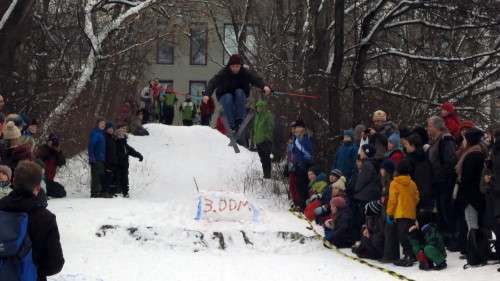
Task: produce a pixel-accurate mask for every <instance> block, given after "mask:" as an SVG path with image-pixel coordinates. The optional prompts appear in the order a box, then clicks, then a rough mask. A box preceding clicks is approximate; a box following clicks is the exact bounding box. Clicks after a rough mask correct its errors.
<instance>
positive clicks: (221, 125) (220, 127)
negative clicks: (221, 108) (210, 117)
mask: <svg viewBox="0 0 500 281" xmlns="http://www.w3.org/2000/svg"><path fill="white" fill-rule="evenodd" d="M215 128H217V130H218V131H219V132H221V134H223V135H226V128H225V127H224V122H223V121H222V117H220V116H219V117H218V118H217V123H216V124H215Z"/></svg>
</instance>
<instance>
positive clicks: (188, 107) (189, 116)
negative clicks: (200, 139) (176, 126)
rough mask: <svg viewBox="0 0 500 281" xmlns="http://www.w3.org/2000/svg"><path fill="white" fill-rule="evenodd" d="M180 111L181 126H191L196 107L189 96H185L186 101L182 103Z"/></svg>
mask: <svg viewBox="0 0 500 281" xmlns="http://www.w3.org/2000/svg"><path fill="white" fill-rule="evenodd" d="M180 111H181V112H182V124H183V125H184V126H193V119H194V117H195V116H196V105H195V104H194V103H193V102H192V100H191V95H186V100H185V101H184V102H183V103H182V105H181V108H180Z"/></svg>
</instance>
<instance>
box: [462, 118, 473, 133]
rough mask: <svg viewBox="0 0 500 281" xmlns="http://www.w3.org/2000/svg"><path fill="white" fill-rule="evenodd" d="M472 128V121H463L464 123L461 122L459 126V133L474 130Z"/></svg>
mask: <svg viewBox="0 0 500 281" xmlns="http://www.w3.org/2000/svg"><path fill="white" fill-rule="evenodd" d="M474 127H476V125H475V124H474V122H473V121H471V120H464V121H462V124H461V125H460V131H462V130H464V129H470V128H474Z"/></svg>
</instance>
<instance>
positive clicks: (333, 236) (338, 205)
mask: <svg viewBox="0 0 500 281" xmlns="http://www.w3.org/2000/svg"><path fill="white" fill-rule="evenodd" d="M330 209H331V211H332V217H331V218H330V219H329V220H327V221H326V222H325V239H326V240H328V241H329V242H330V243H332V244H333V245H334V246H335V247H337V248H348V247H351V246H352V244H353V243H354V237H353V235H352V234H353V229H352V222H351V221H352V213H351V209H350V208H349V207H348V205H347V202H346V200H345V198H344V197H341V196H337V197H333V198H332V200H331V202H330Z"/></svg>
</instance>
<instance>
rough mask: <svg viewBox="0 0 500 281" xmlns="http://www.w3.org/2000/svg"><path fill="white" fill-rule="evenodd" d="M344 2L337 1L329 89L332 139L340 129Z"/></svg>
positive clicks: (341, 0)
mask: <svg viewBox="0 0 500 281" xmlns="http://www.w3.org/2000/svg"><path fill="white" fill-rule="evenodd" d="M344 2H345V1H344V0H335V6H334V9H335V42H334V58H333V67H332V71H331V76H330V79H331V85H330V87H328V90H329V91H328V92H329V93H328V97H329V98H328V101H329V103H328V112H329V123H330V126H329V127H330V128H329V129H330V130H329V132H330V138H333V137H334V136H335V135H336V133H337V132H338V130H339V129H340V126H341V124H340V116H341V113H342V111H341V107H340V94H341V93H340V76H341V75H342V66H343V63H344V5H345V3H344Z"/></svg>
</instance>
